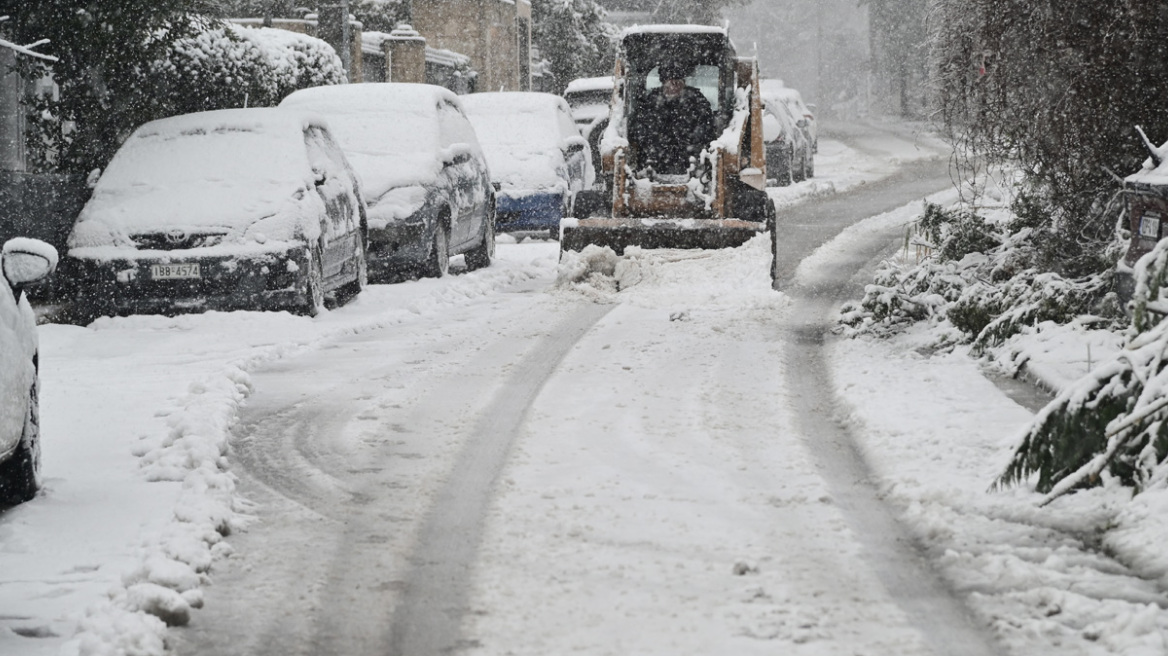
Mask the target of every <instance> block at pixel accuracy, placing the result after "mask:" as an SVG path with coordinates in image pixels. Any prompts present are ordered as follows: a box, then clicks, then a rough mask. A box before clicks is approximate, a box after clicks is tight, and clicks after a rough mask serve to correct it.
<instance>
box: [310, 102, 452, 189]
mask: <svg viewBox="0 0 1168 656" xmlns="http://www.w3.org/2000/svg"><path fill="white" fill-rule="evenodd" d="M325 117H326V118H327V119H328V123H329V127H330V128H331V129H332V133H333V135H334V137H335V138H336V140H337V143H338V144H340V146H341V149H342V150H344V151H345V155H346V157H348V159H349V162H350V163H351V164H352V166H353V168H354V169H356V170H357V173H358V174H359V175H360V176H361V181H362V183H363V185H364V188H365V192H366V196H367V198H368V200H369V201H370V202H376V201H377V200H378V199H379V198H380V197H381V196H382V195H384V194H386V193H388V192H389V191H390V190H392V189H394V188H397V187H403V186H407V185H414V184H427V183H430V182H433V180H434V178H435V177H436V176H437V175H438V173H439V171H440V170H441V162H440V158H439V156H438V150H439V133H438V120H437V110H436V109H435V110H434V111H433V112H425V111H409V110H404V109H397V110H395V111H394V112H393V113H386V112H360V111H353V112H340V113H327V114H325Z"/></svg>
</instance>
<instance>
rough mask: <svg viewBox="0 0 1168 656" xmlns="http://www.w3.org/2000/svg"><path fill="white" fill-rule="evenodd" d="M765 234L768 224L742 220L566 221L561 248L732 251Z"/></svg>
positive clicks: (618, 252) (618, 250)
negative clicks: (601, 247) (726, 249)
mask: <svg viewBox="0 0 1168 656" xmlns="http://www.w3.org/2000/svg"><path fill="white" fill-rule="evenodd" d="M763 232H766V224H765V223H763V222H760V221H743V220H742V219H603V218H592V219H564V220H563V221H562V222H561V223H560V248H561V250H565V251H582V250H584V247H585V246H587V245H589V244H595V245H596V246H608V247H609V248H611V249H612V250H613V251H615V252H616V253H617V254H618V255H619V254H621V253H623V252H624V249H625V248H627V247H629V246H639V247H641V248H703V249H716V248H733V247H735V246H741V245H742V244H745V243H746V242H747V241H750V239H751V238H752V237H754V236H755V235H758V234H761V233H763Z"/></svg>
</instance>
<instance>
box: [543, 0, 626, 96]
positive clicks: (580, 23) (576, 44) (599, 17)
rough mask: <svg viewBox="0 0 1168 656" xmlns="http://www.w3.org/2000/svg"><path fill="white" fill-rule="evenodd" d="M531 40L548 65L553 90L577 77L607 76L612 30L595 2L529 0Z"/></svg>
mask: <svg viewBox="0 0 1168 656" xmlns="http://www.w3.org/2000/svg"><path fill="white" fill-rule="evenodd" d="M531 13H532V22H533V23H534V25H533V26H532V32H533V40H534V41H535V44H536V45H537V46H539V50H540V52H541V53H542V54H543V56H544V57H546V58H547V59H548V61H549V62H551V73H552V75H553V77H554V81H553V87H554V88H555V89H556V90H557V91H561V92H562V91H563V90H564V87H566V86H567V84H568V82H571V81H572V80H574V79H576V78H578V77H595V76H598V75H611V74H612V67H613V61H614V59H615V54H616V51H615V47H616V46H615V42H614V39H615V38H616V28H615V27H614V26H613V25H612V24H610V23H608V22H607V21H606V20H605V11H604V8H603V7H601V6H600V5H599V4H597V3H596V2H595V0H532V3H531Z"/></svg>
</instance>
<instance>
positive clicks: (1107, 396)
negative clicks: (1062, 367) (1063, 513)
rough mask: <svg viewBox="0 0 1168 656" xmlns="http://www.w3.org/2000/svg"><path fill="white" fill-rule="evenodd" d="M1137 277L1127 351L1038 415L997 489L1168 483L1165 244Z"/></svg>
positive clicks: (1062, 490) (1139, 486)
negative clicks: (1030, 481)
mask: <svg viewBox="0 0 1168 656" xmlns="http://www.w3.org/2000/svg"><path fill="white" fill-rule="evenodd" d="M1135 275H1136V292H1135V297H1134V301H1135V308H1136V310H1135V318H1134V320H1133V322H1132V325H1131V328H1130V329H1129V330H1128V333H1127V344H1126V346H1125V347H1124V349H1123V350H1122V351H1121V352H1120V353H1119V354H1118V356H1116V358H1115V359H1114V360H1112V361H1111V362H1108V363H1105V364H1103V365H1102V366H1100V367H1098V368H1096V369H1095V370H1094V371H1092V372H1091V373H1090V374H1088V375H1087V376H1085V377H1083V378H1082V379H1080V380H1079V381H1078V382H1077V383H1075V384H1074V385H1072V386H1070V387H1069V388H1068V389H1066V390H1065V391H1063V393H1061V394H1059V396H1058V397H1057V398H1055V400H1054V401H1052V402H1051V403H1050V404H1049V405H1048V406H1047V407H1046V408H1044V409H1043V410H1042V412H1040V413H1039V415H1038V416H1037V417H1036V418H1035V420H1034V422H1033V424H1032V425H1031V427H1030V429H1029V430H1028V431H1027V433H1026V435H1025V437H1024V438H1023V440H1022V443H1021V445H1020V446H1019V447H1018V449H1017V450H1016V452H1015V453H1014V457H1013V458H1012V459H1011V461H1010V464H1009V466H1008V467H1007V468H1006V470H1005V472H1004V473H1003V474H1002V476H1001V477H1000V479H999V481H998V483H999V484H1001V485H1009V484H1015V483H1018V482H1021V481H1023V480H1025V479H1027V478H1028V477H1029V476H1031V475H1033V474H1037V475H1038V480H1037V486H1038V489H1039V490H1040V491H1042V492H1050V493H1052V495H1058V494H1062V493H1065V492H1067V491H1070V490H1073V489H1076V488H1079V487H1083V486H1087V485H1092V484H1094V483H1096V482H1097V481H1099V480H1100V479H1101V477H1103V476H1104V475H1111V476H1114V477H1115V478H1117V479H1118V480H1119V481H1120V482H1122V483H1124V484H1126V485H1131V486H1133V487H1135V488H1136V489H1137V490H1143V489H1147V488H1149V487H1151V486H1157V485H1158V486H1164V485H1165V483H1166V482H1168V467H1165V457H1166V456H1168V366H1166V365H1168V321H1165V317H1166V316H1168V288H1166V286H1165V281H1166V280H1168V240H1164V241H1161V242H1160V243H1159V244H1158V245H1157V246H1156V248H1155V249H1154V250H1152V252H1150V253H1148V254H1147V255H1145V256H1144V257H1142V258H1140V260H1139V262H1137V264H1136V268H1135Z"/></svg>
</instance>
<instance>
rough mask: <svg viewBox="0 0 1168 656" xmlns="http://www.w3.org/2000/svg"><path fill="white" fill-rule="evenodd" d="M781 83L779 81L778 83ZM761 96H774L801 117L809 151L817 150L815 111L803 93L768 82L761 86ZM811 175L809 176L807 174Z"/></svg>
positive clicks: (817, 135)
mask: <svg viewBox="0 0 1168 656" xmlns="http://www.w3.org/2000/svg"><path fill="white" fill-rule="evenodd" d="M780 84H781V83H780ZM762 95H763V97H769V98H775V99H778V100H781V101H782V102H783V103H785V104H786V105H787V107H788V108H790V110H791V114H793V115H794V116H795V117H796V118H802V119H804V120H805V121H806V123H805V124H804V126H803V132H804V133H805V134H806V135H807V142H808V143H809V144H811V152H813V153H818V152H819V124H818V123H817V122H816V120H815V113H814V112H812V111H811V108H810V107H808V106H807V104H806V103H804V102H803V95H802V94H800V93H799V91H798V90H796V89H792V88H790V87H783V86H776V85H774V84H768V85H766V86H765V87H763V90H762ZM808 177H811V176H808Z"/></svg>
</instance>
